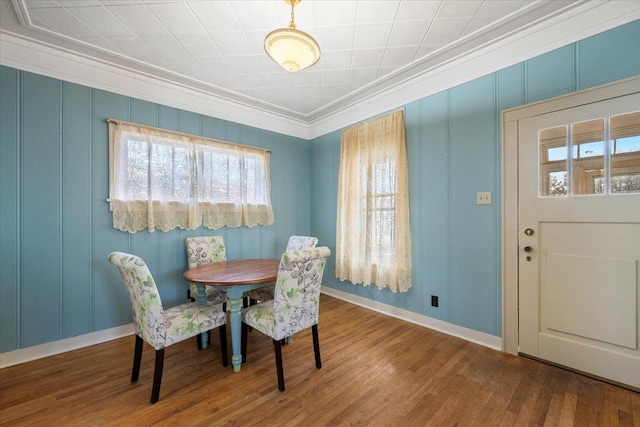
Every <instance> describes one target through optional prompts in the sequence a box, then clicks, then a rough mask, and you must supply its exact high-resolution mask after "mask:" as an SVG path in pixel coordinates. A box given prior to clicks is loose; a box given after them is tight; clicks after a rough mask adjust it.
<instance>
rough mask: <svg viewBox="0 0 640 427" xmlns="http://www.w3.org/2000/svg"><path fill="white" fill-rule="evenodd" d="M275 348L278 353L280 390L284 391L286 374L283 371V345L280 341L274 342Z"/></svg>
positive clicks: (277, 369) (277, 366)
mask: <svg viewBox="0 0 640 427" xmlns="http://www.w3.org/2000/svg"><path fill="white" fill-rule="evenodd" d="M273 348H274V350H275V352H276V371H277V372H278V390H280V391H284V372H283V370H282V344H281V343H280V340H273Z"/></svg>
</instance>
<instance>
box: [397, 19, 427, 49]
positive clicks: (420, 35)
mask: <svg viewBox="0 0 640 427" xmlns="http://www.w3.org/2000/svg"><path fill="white" fill-rule="evenodd" d="M430 25H431V21H412V22H396V23H395V24H394V25H393V29H392V30H391V36H390V37H389V43H388V47H400V46H416V47H417V46H420V44H421V43H422V39H424V36H425V34H427V31H428V30H429V27H430Z"/></svg>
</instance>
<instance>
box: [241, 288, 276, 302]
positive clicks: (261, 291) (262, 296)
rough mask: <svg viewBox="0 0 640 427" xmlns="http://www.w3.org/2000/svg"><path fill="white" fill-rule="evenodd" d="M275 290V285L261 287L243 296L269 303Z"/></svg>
mask: <svg viewBox="0 0 640 427" xmlns="http://www.w3.org/2000/svg"><path fill="white" fill-rule="evenodd" d="M275 288H276V285H269V286H263V287H261V288H258V289H253V290H251V291H248V292H245V295H246V296H248V297H249V298H251V299H253V300H256V301H261V302H264V301H269V300H272V299H273V293H274V291H275Z"/></svg>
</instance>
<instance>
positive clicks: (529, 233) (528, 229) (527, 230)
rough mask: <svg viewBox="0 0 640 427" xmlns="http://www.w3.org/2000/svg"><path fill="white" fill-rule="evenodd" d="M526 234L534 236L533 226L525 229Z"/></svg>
mask: <svg viewBox="0 0 640 427" xmlns="http://www.w3.org/2000/svg"><path fill="white" fill-rule="evenodd" d="M524 234H526V235H527V236H533V229H532V228H527V229H525V230H524Z"/></svg>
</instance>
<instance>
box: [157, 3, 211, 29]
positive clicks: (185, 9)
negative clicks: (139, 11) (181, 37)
mask: <svg viewBox="0 0 640 427" xmlns="http://www.w3.org/2000/svg"><path fill="white" fill-rule="evenodd" d="M147 7H148V8H149V9H150V10H151V12H153V14H154V15H155V16H156V17H157V18H158V19H159V20H160V22H162V24H163V25H164V26H165V27H167V28H168V29H169V31H171V32H172V33H173V34H191V33H204V32H206V30H205V28H204V27H203V26H202V24H201V23H200V21H199V20H198V18H196V16H195V14H194V13H193V11H192V10H191V9H190V8H189V6H187V5H186V4H184V3H154V4H148V5H147Z"/></svg>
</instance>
